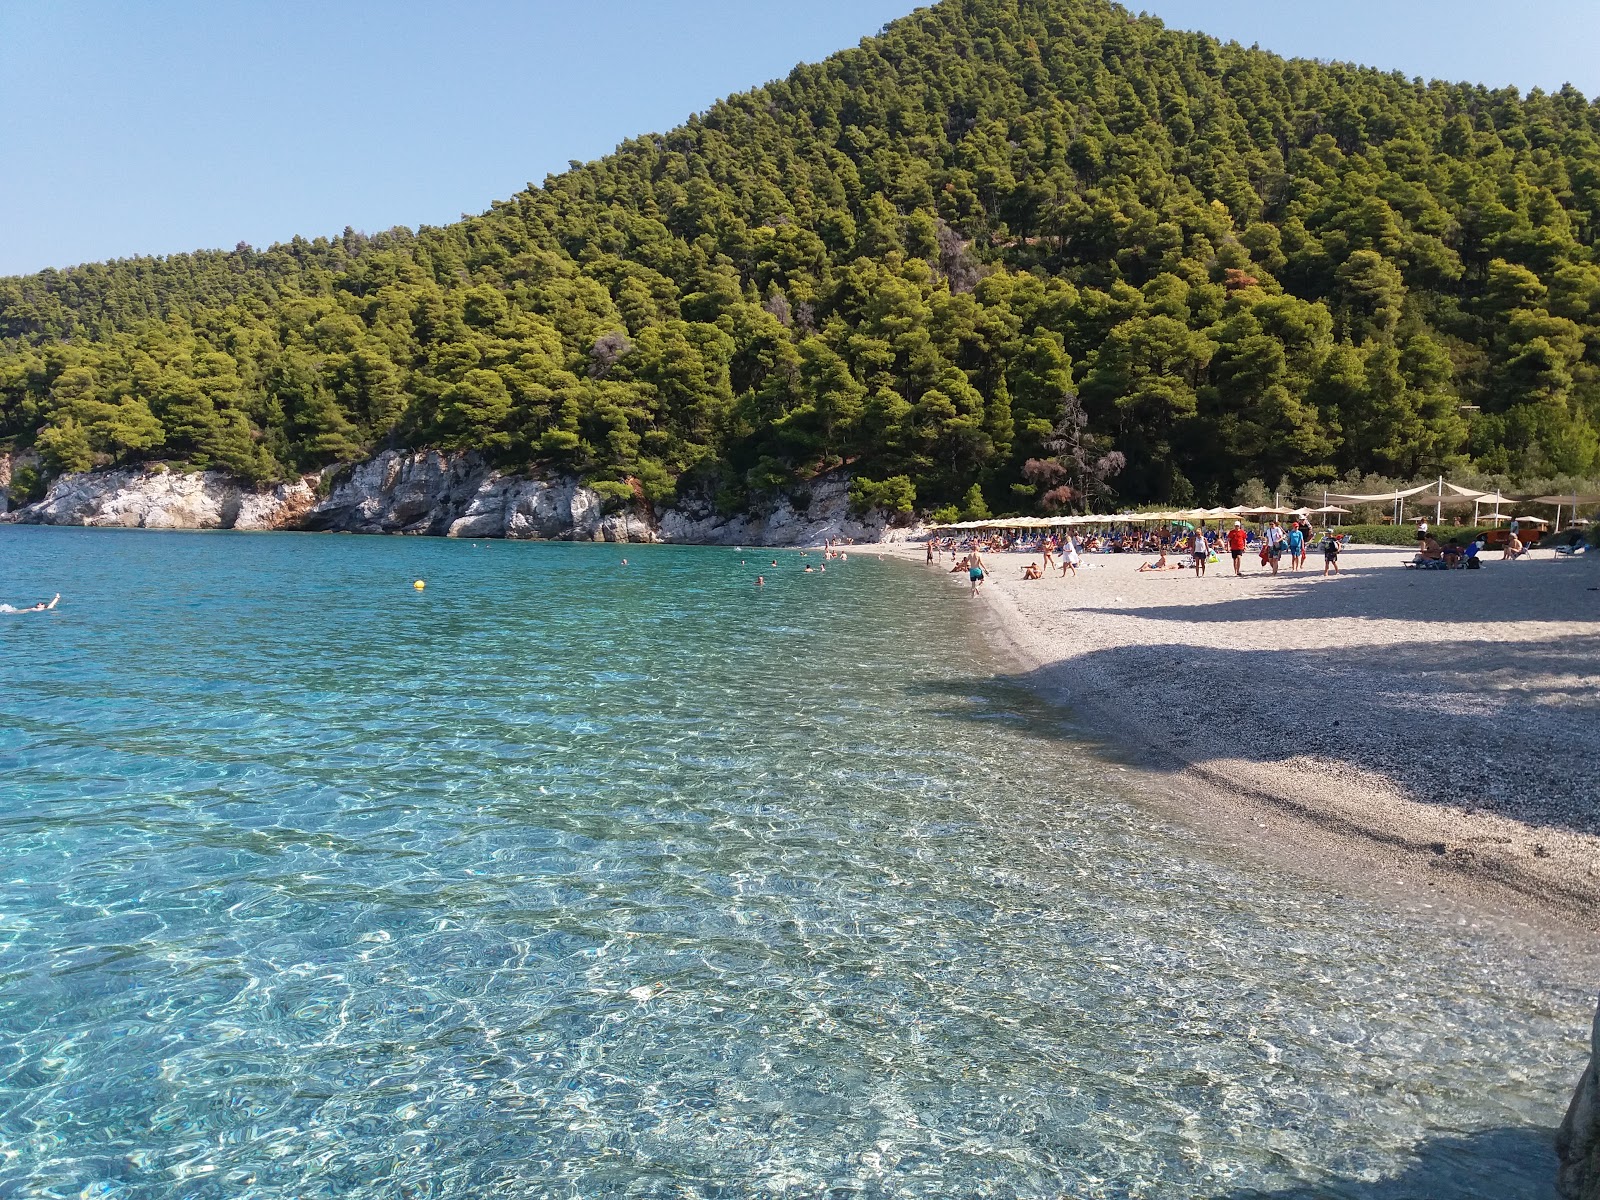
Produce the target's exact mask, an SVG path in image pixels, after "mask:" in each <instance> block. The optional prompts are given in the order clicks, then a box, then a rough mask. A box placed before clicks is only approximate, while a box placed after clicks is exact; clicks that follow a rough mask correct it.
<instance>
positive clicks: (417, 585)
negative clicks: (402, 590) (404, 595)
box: [411, 579, 428, 592]
mask: <svg viewBox="0 0 1600 1200" xmlns="http://www.w3.org/2000/svg"><path fill="white" fill-rule="evenodd" d="M411 586H412V587H414V588H416V589H417V591H419V592H420V591H421V590H422V589H423V588H425V587H427V586H428V585H427V584H425V583H423V582H422V580H420V579H419V580H417V581H416V582H415V583H413V584H412V585H411Z"/></svg>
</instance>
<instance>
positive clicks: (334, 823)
mask: <svg viewBox="0 0 1600 1200" xmlns="http://www.w3.org/2000/svg"><path fill="white" fill-rule="evenodd" d="M623 554H626V556H627V557H628V559H629V560H630V565H628V566H626V567H624V566H622V565H621V563H620V561H619V560H620V558H621V557H622V556H623ZM775 557H776V558H777V559H778V565H777V566H776V567H773V566H770V565H769V564H770V562H771V561H772V559H773V558H775ZM804 561H805V562H811V563H816V564H817V565H820V562H819V560H818V559H816V558H815V557H814V556H813V557H812V558H810V559H806V560H804ZM758 571H759V572H761V573H763V574H765V575H766V577H767V580H768V585H767V587H765V588H763V589H760V590H757V589H756V588H754V587H752V581H753V579H754V576H755V575H756V574H757V572H758ZM414 578H424V579H426V581H427V587H426V589H425V590H423V591H420V592H418V591H415V590H414V589H413V588H412V586H411V581H412V580H413V579H414ZM57 589H59V590H60V591H61V592H62V593H63V594H64V599H63V602H62V606H61V608H60V609H59V610H57V611H56V612H54V613H51V614H47V615H42V616H14V617H10V618H5V620H6V621H7V623H6V624H5V625H4V626H3V627H0V667H3V676H0V683H3V687H0V712H3V723H0V766H3V772H4V773H3V784H0V789H3V790H0V826H3V836H0V1195H5V1196H12V1195H15V1196H79V1195H83V1196H120V1197H139V1198H145V1197H151V1198H153V1197H290V1196H293V1197H322V1196H326V1197H336V1196H337V1197H396V1196H405V1197H419V1198H420V1197H463V1198H464V1197H478V1196H490V1195H494V1196H520V1195H525V1196H571V1197H612V1196H616V1197H623V1196H626V1197H636V1196H637V1197H721V1198H733V1197H740V1198H742V1197H763V1196H774V1197H776V1196H789V1197H813V1196H814V1197H830V1198H831V1197H856V1196H860V1197H891V1196H892V1197H900V1196H927V1197H968V1196H971V1197H980V1196H982V1197H988V1196H993V1197H1056V1196H1072V1197H1150V1198H1155V1197H1162V1198H1166V1197H1177V1196H1185V1197H1188V1196H1195V1197H1218V1198H1223V1197H1227V1198H1230V1200H1234V1198H1243V1197H1255V1196H1277V1197H1284V1198H1287V1197H1294V1198H1305V1200H1309V1198H1310V1197H1324V1196H1327V1197H1358V1198H1368V1200H1402V1197H1406V1196H1411V1195H1417V1196H1423V1195H1426V1196H1428V1197H1432V1198H1436V1200H1448V1198H1452V1197H1480V1196H1481V1197H1496V1198H1498V1200H1516V1198H1522V1197H1535V1196H1538V1197H1546V1196H1548V1195H1549V1194H1550V1192H1549V1183H1548V1180H1549V1177H1550V1175H1551V1173H1552V1171H1553V1159H1552V1157H1551V1155H1550V1152H1549V1148H1548V1132H1547V1131H1548V1129H1549V1128H1550V1127H1551V1126H1552V1125H1553V1124H1554V1123H1555V1122H1556V1121H1557V1120H1558V1119H1559V1117H1560V1112H1561V1109H1562V1106H1563V1104H1564V1100H1565V1093H1566V1090H1567V1088H1568V1087H1569V1086H1570V1084H1571V1081H1572V1079H1573V1077H1574V1076H1575V1071H1576V1067H1577V1063H1578V1061H1579V1055H1580V1053H1581V1041H1580V1035H1581V1033H1582V1031H1583V1029H1584V1022H1585V1016H1586V1012H1587V1011H1591V1010H1590V1008H1589V1006H1590V1004H1591V1003H1592V1001H1591V998H1590V997H1589V995H1588V994H1587V992H1586V990H1585V984H1586V980H1585V979H1584V978H1583V976H1582V974H1581V973H1580V972H1579V970H1578V969H1577V968H1576V967H1573V968H1571V969H1570V971H1569V972H1568V974H1569V975H1570V976H1571V977H1563V975H1562V972H1561V969H1560V968H1559V965H1557V966H1553V965H1552V963H1556V964H1559V961H1560V960H1559V959H1556V958H1554V957H1553V956H1541V955H1539V954H1534V953H1530V952H1526V951H1525V950H1524V949H1522V948H1521V947H1519V946H1517V945H1515V944H1513V943H1511V942H1509V941H1507V940H1506V939H1504V938H1501V937H1498V936H1496V937H1490V936H1488V935H1486V934H1485V933H1484V932H1483V931H1481V930H1477V929H1474V928H1472V926H1471V925H1470V924H1466V925H1456V924H1453V923H1447V922H1446V921H1444V920H1442V919H1439V918H1437V917H1434V916H1431V915H1429V914H1428V913H1425V912H1421V911H1409V910H1397V909H1396V908H1395V907H1393V906H1388V905H1384V904H1382V903H1379V902H1377V901H1370V900H1369V901H1364V900H1357V899H1352V898H1341V897H1339V896H1336V895H1335V894H1334V893H1333V892H1332V891H1330V890H1329V889H1328V888H1327V887H1325V886H1322V885H1320V884H1315V883H1310V882H1307V881H1305V880H1303V879H1300V878H1298V877H1296V876H1294V875H1292V874H1290V873H1288V872H1284V871H1277V870H1274V869H1271V868H1264V867H1263V866H1261V864H1260V863H1258V862H1255V861H1248V862H1247V861H1245V860H1244V859H1243V858H1236V857H1232V856H1230V854H1229V853H1228V852H1227V851H1226V850H1221V849H1217V848H1212V847H1205V846H1196V845H1195V844H1194V841H1193V838H1192V837H1191V836H1190V835H1189V834H1188V833H1187V832H1186V831H1184V830H1183V829H1180V828H1177V827H1175V826H1173V825H1172V824H1170V823H1169V822H1167V821H1165V820H1163V819H1162V818H1161V817H1160V816H1159V815H1157V814H1158V810H1156V809H1154V808H1152V807H1150V806H1149V805H1147V804H1145V803H1143V802H1142V800H1141V796H1140V788H1141V787H1148V786H1151V781H1149V780H1146V779H1143V778H1142V777H1139V776H1136V775H1133V774H1130V773H1127V772H1116V771H1113V770H1111V769H1110V768H1108V767H1104V766H1101V765H1099V764H1097V763H1096V761H1095V760H1094V758H1093V757H1092V755H1090V754H1088V753H1083V754H1073V753H1070V746H1067V747H1064V746H1063V744H1062V739H1063V738H1064V737H1066V736H1068V735H1066V734H1064V733H1063V732H1062V730H1061V729H1060V728H1056V727H1054V726H1052V725H1051V723H1052V722H1056V721H1057V720H1058V717H1057V716H1056V715H1055V714H1053V713H1051V712H1050V711H1049V710H1046V709H1042V708H1037V707H1030V706H1029V703H1028V702H1027V701H1026V700H1025V699H1024V698H1023V697H1020V696H1019V697H1017V698H1016V702H1015V703H1014V704H1004V703H996V701H995V692H994V685H993V683H992V678H991V677H992V675H993V664H991V663H990V662H988V661H987V659H986V658H985V656H984V653H983V651H982V649H981V648H980V647H978V646H976V645H975V644H974V643H973V640H972V633H971V630H970V629H969V628H968V627H967V625H966V624H965V623H964V622H963V618H964V616H965V614H964V613H963V611H962V609H961V604H960V602H959V601H960V596H959V594H958V593H954V592H951V591H946V590H944V589H943V588H942V587H941V586H940V584H939V583H938V582H937V581H935V580H934V579H933V578H932V577H931V575H924V574H923V573H922V572H920V571H917V570H913V569H909V568H905V567H903V566H900V565H898V564H894V563H879V562H876V561H873V560H870V559H865V558H852V559H851V560H850V561H849V562H846V563H837V562H835V563H829V564H828V570H827V571H826V573H815V574H810V575H807V574H805V573H804V572H803V571H802V560H801V559H800V558H799V556H798V555H796V554H794V553H791V552H785V553H781V554H775V553H774V552H772V551H753V552H740V551H735V550H731V549H692V548H665V547H628V548H625V549H619V548H617V547H606V546H566V545H526V544H524V545H511V544H500V543H490V544H478V545H473V544H471V543H454V542H440V541H431V540H423V539H363V538H349V537H344V538H341V537H332V536H324V537H314V536H289V535H275V536H249V535H221V534H219V535H193V534H190V535H180V534H151V533H125V532H111V531H77V530H44V529H19V528H10V527H0V590H3V592H4V594H5V595H4V596H3V597H0V598H12V599H13V601H14V602H21V601H24V600H31V599H32V598H33V596H34V594H35V593H39V594H42V595H48V594H49V593H51V592H53V591H55V590H57ZM1046 727H1049V728H1051V730H1052V734H1053V736H1052V737H1051V738H1050V739H1041V738H1040V737H1038V736H1037V735H1038V732H1039V730H1040V729H1041V728H1046ZM1430 1164H1431V1165H1430ZM1452 1164H1454V1165H1452ZM1407 1180H1411V1181H1412V1182H1410V1183H1408V1182H1407ZM1419 1180H1425V1184H1424V1183H1419V1182H1417V1181H1419ZM1412 1187H1416V1188H1419V1189H1421V1190H1416V1191H1411V1190H1406V1189H1408V1188H1412Z"/></svg>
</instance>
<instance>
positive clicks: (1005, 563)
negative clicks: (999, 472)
mask: <svg viewBox="0 0 1600 1200" xmlns="http://www.w3.org/2000/svg"><path fill="white" fill-rule="evenodd" d="M880 549H881V551H882V552H884V553H888V554H893V555H895V556H896V557H905V558H909V559H911V560H912V561H915V562H919V563H920V562H922V560H923V554H924V551H923V548H922V547H921V546H920V545H908V546H899V547H891V546H886V547H882V548H880ZM987 557H988V559H989V562H990V565H991V567H992V571H991V578H990V581H989V582H988V583H987V584H985V586H984V588H983V590H982V592H981V594H980V596H979V597H978V598H977V599H976V600H972V601H968V600H967V599H966V597H965V593H966V591H967V590H968V589H967V583H966V579H965V576H964V575H962V576H959V577H958V576H956V575H947V576H946V578H948V579H949V580H950V583H951V588H952V593H953V594H952V602H955V597H956V595H957V593H956V591H955V589H956V588H957V587H958V586H959V589H960V590H959V595H960V597H961V599H960V602H962V603H971V604H972V605H973V608H974V613H975V615H979V616H981V617H982V618H983V619H984V620H985V621H986V622H987V629H988V631H989V634H990V636H991V639H993V640H999V641H1002V642H1004V643H1006V646H1007V648H1008V650H1009V652H1010V658H1011V660H1012V661H1013V662H1014V663H1015V664H1016V666H1015V670H1016V674H1017V676H1018V678H1019V679H1020V681H1022V682H1024V683H1026V684H1027V685H1028V686H1029V687H1030V688H1034V689H1037V690H1038V691H1040V692H1041V693H1043V694H1045V695H1047V696H1049V697H1050V698H1051V699H1052V700H1055V701H1058V702H1060V703H1064V704H1065V705H1067V706H1068V707H1069V708H1070V709H1071V710H1072V711H1073V713H1074V714H1075V715H1076V716H1077V717H1078V719H1079V721H1080V723H1081V724H1082V725H1084V726H1085V727H1086V728H1087V729H1088V730H1091V731H1093V732H1095V733H1097V734H1099V735H1100V736H1101V737H1104V738H1106V739H1107V741H1108V742H1109V743H1110V746H1111V747H1112V749H1113V751H1114V752H1116V753H1120V754H1123V755H1126V756H1129V757H1132V758H1133V759H1135V760H1137V761H1139V762H1140V763H1141V765H1145V766H1151V767H1154V768H1156V769H1158V770H1165V771H1169V772H1171V774H1172V776H1173V784H1174V787H1173V792H1174V795H1175V796H1178V797H1179V798H1180V799H1181V800H1182V802H1184V803H1186V804H1188V805H1189V806H1190V807H1191V808H1193V807H1195V806H1200V807H1206V806H1214V807H1219V808H1227V809H1230V810H1234V811H1235V812H1237V811H1238V810H1241V809H1242V810H1244V811H1245V812H1246V815H1247V818H1248V817H1249V816H1250V815H1251V814H1253V815H1254V818H1255V819H1254V820H1253V821H1252V823H1253V824H1255V825H1257V826H1262V827H1265V826H1267V825H1271V826H1272V827H1273V828H1272V829H1271V830H1268V831H1267V832H1268V833H1270V834H1275V835H1276V836H1278V837H1279V838H1281V839H1285V840H1287V841H1290V842H1293V843H1295V845H1296V846H1297V847H1298V849H1299V850H1300V852H1301V853H1303V854H1306V853H1309V854H1315V853H1317V852H1318V851H1317V850H1316V846H1317V845H1318V844H1319V843H1318V839H1319V838H1320V839H1322V840H1323V841H1324V842H1326V841H1327V840H1328V839H1330V838H1332V839H1336V840H1338V841H1339V842H1340V843H1341V844H1342V846H1343V848H1344V849H1345V850H1346V851H1351V852H1353V853H1354V855H1355V857H1356V858H1357V859H1358V860H1361V861H1370V862H1371V864H1372V866H1373V869H1374V871H1375V872H1378V873H1383V872H1387V873H1389V874H1393V873H1394V872H1396V871H1399V872H1403V873H1409V874H1411V875H1412V877H1413V878H1418V877H1426V878H1429V879H1430V880H1435V881H1438V882H1439V883H1441V884H1447V885H1449V886H1451V887H1452V888H1454V889H1459V888H1460V887H1461V886H1463V885H1464V886H1466V887H1467V888H1469V889H1470V890H1472V891H1473V892H1474V893H1481V894H1482V895H1484V896H1485V897H1486V898H1487V897H1491V896H1492V897H1493V898H1495V899H1497V900H1507V901H1510V902H1511V903H1513V904H1516V905H1518V906H1521V907H1527V906H1531V907H1533V908H1535V909H1537V910H1539V911H1541V912H1543V913H1545V914H1549V915H1555V916H1558V917H1560V918H1562V919H1563V920H1569V921H1570V920H1575V921H1577V922H1579V923H1581V924H1582V925H1583V926H1585V927H1588V928H1594V927H1596V924H1597V921H1600V570H1597V569H1596V568H1595V564H1594V563H1593V562H1582V561H1578V562H1566V561H1562V562H1557V561H1552V560H1551V559H1550V558H1549V557H1548V556H1540V557H1538V558H1535V559H1533V560H1532V561H1523V562H1519V563H1514V564H1513V563H1502V562H1499V561H1490V562H1488V563H1487V565H1486V569H1484V570H1482V571H1450V572H1443V571H1438V572H1418V571H1408V570H1405V569H1403V567H1402V565H1401V564H1402V563H1403V562H1404V561H1405V560H1406V558H1408V557H1409V554H1407V553H1402V552H1401V551H1399V550H1395V549H1389V548H1361V549H1355V550H1352V551H1350V552H1347V553H1346V555H1345V556H1344V558H1343V560H1342V566H1343V568H1344V570H1343V573H1342V574H1341V575H1340V576H1339V577H1337V578H1326V579H1325V578H1323V577H1322V575H1321V569H1322V562H1321V558H1320V556H1313V558H1312V560H1311V561H1312V564H1313V567H1312V569H1309V570H1307V571H1305V572H1302V573H1301V574H1300V575H1297V576H1296V575H1290V574H1288V573H1287V572H1284V573H1283V574H1280V575H1279V576H1276V577H1274V576H1273V575H1271V573H1270V572H1269V571H1267V570H1264V569H1262V568H1260V567H1259V564H1258V562H1257V560H1256V559H1255V558H1254V557H1253V556H1248V555H1247V556H1246V560H1245V576H1244V577H1243V578H1236V577H1235V576H1234V574H1233V571H1232V567H1231V565H1230V564H1229V563H1228V561H1227V559H1226V557H1224V560H1223V562H1222V563H1220V564H1213V565H1212V566H1211V567H1210V568H1209V570H1208V573H1207V575H1206V577H1205V578H1203V579H1197V578H1196V577H1195V576H1194V573H1193V571H1190V570H1184V571H1168V572H1164V573H1159V574H1140V573H1139V571H1138V566H1139V564H1140V563H1141V562H1142V561H1146V560H1145V559H1144V558H1141V557H1138V556H1134V555H1120V554H1115V555H1113V554H1107V555H1098V554H1097V555H1086V556H1085V559H1084V565H1083V567H1082V568H1080V570H1079V571H1078V574H1077V575H1076V577H1073V576H1068V577H1067V578H1065V579H1062V578H1061V577H1060V576H1059V574H1058V573H1056V572H1052V573H1051V574H1050V575H1049V577H1047V578H1046V579H1045V580H1043V581H1039V582H1026V581H1024V580H1023V579H1022V577H1021V576H1022V567H1023V565H1024V564H1026V563H1028V562H1031V561H1037V560H1038V556H1037V555H1027V554H999V555H991V556H987ZM950 565H951V563H950V557H949V555H948V554H946V555H945V556H944V558H943V561H942V564H941V566H940V568H939V569H940V570H941V572H948V570H949V568H950ZM928 569H929V570H932V568H928ZM1418 873H1420V875H1419V874H1418Z"/></svg>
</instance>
